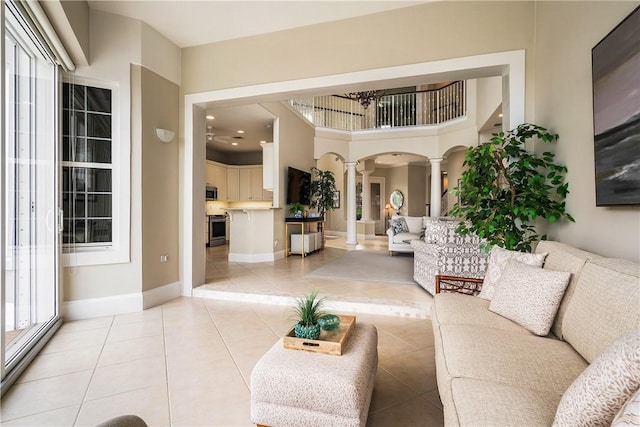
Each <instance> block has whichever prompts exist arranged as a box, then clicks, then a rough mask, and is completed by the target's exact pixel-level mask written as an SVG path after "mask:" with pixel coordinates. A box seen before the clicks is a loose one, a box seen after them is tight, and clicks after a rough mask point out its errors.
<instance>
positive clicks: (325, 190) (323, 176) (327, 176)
mask: <svg viewBox="0 0 640 427" xmlns="http://www.w3.org/2000/svg"><path fill="white" fill-rule="evenodd" d="M311 173H312V174H313V179H312V181H311V207H312V208H316V207H317V208H318V214H319V215H320V216H321V217H324V215H325V214H326V213H327V212H328V211H330V210H333V209H334V208H333V195H334V194H335V192H336V191H338V189H337V188H336V179H335V177H334V175H333V172H331V171H323V170H320V169H318V168H316V167H312V168H311Z"/></svg>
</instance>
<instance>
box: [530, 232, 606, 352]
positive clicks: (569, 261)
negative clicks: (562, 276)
mask: <svg viewBox="0 0 640 427" xmlns="http://www.w3.org/2000/svg"><path fill="white" fill-rule="evenodd" d="M536 253H547V254H548V255H547V257H546V258H545V260H544V269H545V270H554V271H568V272H569V273H571V279H569V285H568V286H567V289H566V290H565V291H564V296H563V297H562V301H561V302H560V308H558V314H557V315H556V318H555V320H554V321H553V326H552V327H551V332H553V334H554V335H555V336H556V337H558V338H560V339H562V322H563V320H564V314H565V312H566V311H567V306H568V305H569V301H570V299H571V296H572V295H573V291H574V289H575V287H576V283H577V282H578V277H579V276H580V271H581V270H582V267H583V266H584V263H585V262H586V261H587V260H588V259H592V258H596V257H598V256H597V255H595V254H593V253H591V252H587V251H583V250H581V249H577V248H574V247H573V246H569V245H567V244H565V243H560V242H554V241H551V240H542V241H540V242H539V243H538V245H537V246H536Z"/></svg>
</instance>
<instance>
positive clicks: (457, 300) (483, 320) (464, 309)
mask: <svg viewBox="0 0 640 427" xmlns="http://www.w3.org/2000/svg"><path fill="white" fill-rule="evenodd" d="M431 321H432V322H433V323H434V324H435V325H482V326H483V327H486V328H493V329H500V330H504V331H510V332H516V333H521V334H529V331H527V330H526V329H525V328H523V327H522V326H520V325H518V324H517V323H515V322H512V321H511V320H509V319H506V318H504V317H502V316H499V315H497V314H495V313H492V312H490V311H489V301H487V300H485V299H482V298H477V297H474V296H471V295H461V294H455V293H446V292H444V293H439V294H437V295H436V296H435V297H434V298H433V307H432V308H431Z"/></svg>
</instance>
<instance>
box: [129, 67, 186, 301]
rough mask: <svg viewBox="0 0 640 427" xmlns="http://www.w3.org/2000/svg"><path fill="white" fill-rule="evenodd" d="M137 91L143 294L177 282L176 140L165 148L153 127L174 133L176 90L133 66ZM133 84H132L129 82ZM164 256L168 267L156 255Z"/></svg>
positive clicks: (154, 75)
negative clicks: (139, 103) (138, 106)
mask: <svg viewBox="0 0 640 427" xmlns="http://www.w3.org/2000/svg"><path fill="white" fill-rule="evenodd" d="M132 69H136V72H135V73H133V72H132V80H133V76H139V78H140V80H139V84H140V87H141V101H142V102H141V109H142V111H141V117H142V121H141V123H142V125H141V134H138V135H134V138H135V137H137V136H139V137H141V140H140V142H139V143H136V142H135V141H134V145H138V144H140V145H141V146H142V191H141V193H142V290H143V291H146V290H149V289H153V288H157V287H159V286H162V285H166V284H169V283H173V282H177V281H178V260H179V253H178V141H177V139H174V140H173V141H172V142H171V143H168V144H166V143H163V142H162V141H160V140H159V139H158V137H157V135H156V128H158V127H160V128H163V129H169V130H172V131H176V130H177V129H178V101H179V98H178V86H177V85H176V84H175V83H172V82H170V81H169V80H167V79H165V78H163V77H160V76H159V75H158V74H155V73H154V72H152V71H149V70H148V69H146V68H144V67H140V66H135V65H134V66H132ZM132 84H135V82H133V81H132ZM161 255H167V256H168V261H167V262H160V256H161Z"/></svg>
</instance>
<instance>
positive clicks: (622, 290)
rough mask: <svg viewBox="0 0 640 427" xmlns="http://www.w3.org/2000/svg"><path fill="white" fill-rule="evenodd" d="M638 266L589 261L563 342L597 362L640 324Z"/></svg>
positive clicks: (568, 314) (565, 322)
mask: <svg viewBox="0 0 640 427" xmlns="http://www.w3.org/2000/svg"><path fill="white" fill-rule="evenodd" d="M638 307H640V269H639V268H638V263H635V262H631V261H625V260H615V259H610V258H595V259H592V260H589V261H587V263H586V264H585V265H584V268H583V269H582V272H581V273H580V278H579V281H578V284H577V286H576V288H575V291H574V293H573V296H572V297H571V301H570V302H569V305H568V307H567V311H566V314H565V316H564V320H563V323H562V335H563V339H564V340H565V341H567V342H569V343H570V344H571V345H572V346H573V348H575V349H576V350H577V351H578V352H579V353H580V354H581V355H582V357H584V358H585V359H587V360H588V361H589V362H593V361H594V360H595V358H596V357H598V355H599V354H600V353H602V352H603V351H604V349H606V348H607V347H609V345H611V343H613V342H614V341H615V340H616V339H618V337H621V336H623V335H626V334H627V333H629V332H631V331H632V330H634V329H637V328H638V325H640V310H639V309H638Z"/></svg>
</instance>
